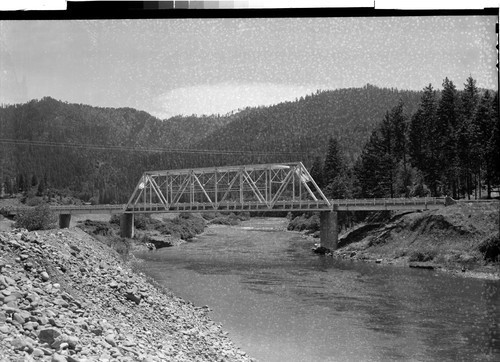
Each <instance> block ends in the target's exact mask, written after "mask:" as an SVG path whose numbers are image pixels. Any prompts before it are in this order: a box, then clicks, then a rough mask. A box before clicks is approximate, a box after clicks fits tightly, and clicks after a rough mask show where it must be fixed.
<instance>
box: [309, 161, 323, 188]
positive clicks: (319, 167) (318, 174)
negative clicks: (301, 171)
mask: <svg viewBox="0 0 500 362" xmlns="http://www.w3.org/2000/svg"><path fill="white" fill-rule="evenodd" d="M309 173H310V174H311V177H312V178H313V180H314V181H315V182H316V184H317V185H318V187H319V188H323V187H324V180H323V162H321V157H319V156H316V157H315V158H314V162H313V164H312V166H311V172H309Z"/></svg>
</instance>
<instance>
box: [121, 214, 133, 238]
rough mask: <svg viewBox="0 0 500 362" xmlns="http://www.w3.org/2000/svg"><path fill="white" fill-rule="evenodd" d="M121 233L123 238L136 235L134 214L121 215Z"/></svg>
mask: <svg viewBox="0 0 500 362" xmlns="http://www.w3.org/2000/svg"><path fill="white" fill-rule="evenodd" d="M120 235H121V237H122V238H133V237H134V214H121V215H120Z"/></svg>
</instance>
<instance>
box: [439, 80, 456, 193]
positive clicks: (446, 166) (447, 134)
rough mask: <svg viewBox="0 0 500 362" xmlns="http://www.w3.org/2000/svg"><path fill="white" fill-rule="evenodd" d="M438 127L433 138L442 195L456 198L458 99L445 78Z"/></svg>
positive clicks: (451, 83) (450, 83)
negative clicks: (436, 151)
mask: <svg viewBox="0 0 500 362" xmlns="http://www.w3.org/2000/svg"><path fill="white" fill-rule="evenodd" d="M437 112H438V120H439V123H438V127H437V129H436V130H437V133H436V134H435V135H434V136H435V137H439V142H438V146H439V149H438V168H439V169H440V170H441V177H440V179H441V182H442V184H443V188H444V190H443V191H444V193H445V194H450V193H451V195H452V196H453V197H454V198H457V197H458V177H459V173H460V172H459V170H460V163H459V159H458V156H457V152H456V150H457V142H458V139H457V124H458V112H459V98H458V92H457V90H456V87H455V85H454V84H453V82H452V81H451V80H449V79H448V78H445V79H444V81H443V91H442V92H441V98H440V100H439V105H438V111H437Z"/></svg>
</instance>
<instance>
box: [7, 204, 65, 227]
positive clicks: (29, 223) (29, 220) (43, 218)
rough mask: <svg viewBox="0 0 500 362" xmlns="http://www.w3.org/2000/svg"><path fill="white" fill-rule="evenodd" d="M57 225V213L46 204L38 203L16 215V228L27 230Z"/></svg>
mask: <svg viewBox="0 0 500 362" xmlns="http://www.w3.org/2000/svg"><path fill="white" fill-rule="evenodd" d="M56 226H57V215H56V214H54V213H53V212H52V211H50V208H49V206H48V205H47V204H41V205H38V206H36V207H34V208H32V209H29V210H26V211H25V212H23V213H21V214H19V215H17V217H16V223H15V227H16V228H24V229H27V230H29V231H33V230H47V229H54V228H55V227H56Z"/></svg>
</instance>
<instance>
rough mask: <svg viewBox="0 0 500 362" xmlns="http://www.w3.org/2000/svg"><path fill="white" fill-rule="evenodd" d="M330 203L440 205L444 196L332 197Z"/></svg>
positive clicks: (348, 204) (351, 204)
mask: <svg viewBox="0 0 500 362" xmlns="http://www.w3.org/2000/svg"><path fill="white" fill-rule="evenodd" d="M331 202H332V204H334V205H340V206H370V205H375V206H376V205H395V206H397V205H441V204H445V202H446V199H445V198H444V197H413V198H404V197H402V198H373V199H333V200H331Z"/></svg>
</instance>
